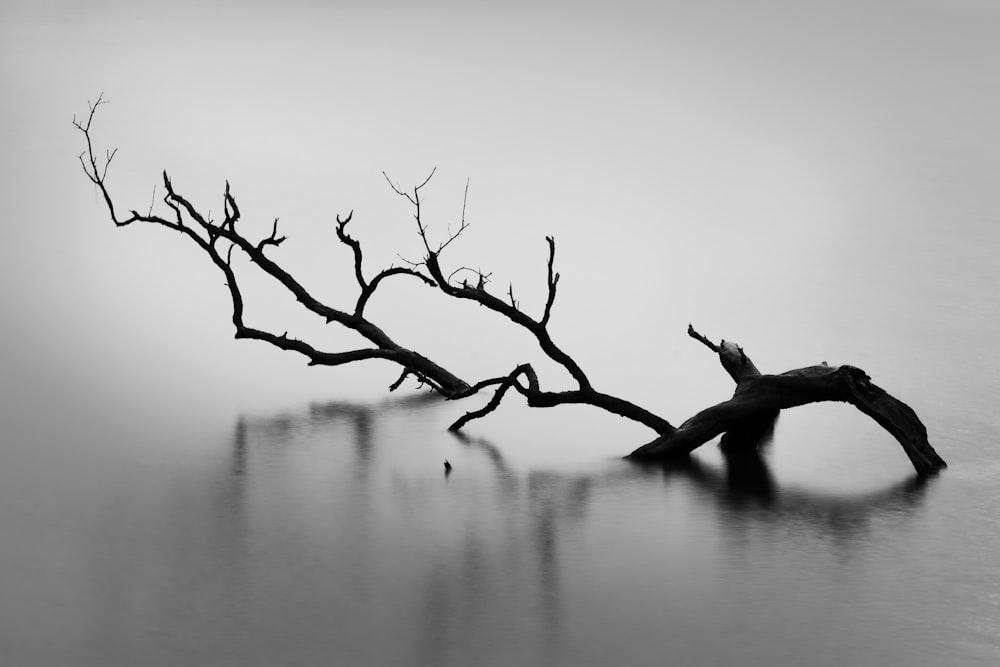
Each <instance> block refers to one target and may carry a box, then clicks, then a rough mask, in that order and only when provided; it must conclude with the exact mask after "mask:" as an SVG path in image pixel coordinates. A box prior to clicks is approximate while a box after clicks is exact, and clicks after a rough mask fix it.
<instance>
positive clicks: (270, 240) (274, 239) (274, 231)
mask: <svg viewBox="0 0 1000 667" xmlns="http://www.w3.org/2000/svg"><path fill="white" fill-rule="evenodd" d="M287 238H288V237H287V236H282V237H278V219H277V218H275V219H274V226H273V227H272V228H271V235H270V236H268V237H267V238H266V239H264V240H262V241H261V242H260V243H258V244H257V252H263V251H264V246H269V245H273V246H279V245H281V244H282V243H283V242H284V241H285V239H287Z"/></svg>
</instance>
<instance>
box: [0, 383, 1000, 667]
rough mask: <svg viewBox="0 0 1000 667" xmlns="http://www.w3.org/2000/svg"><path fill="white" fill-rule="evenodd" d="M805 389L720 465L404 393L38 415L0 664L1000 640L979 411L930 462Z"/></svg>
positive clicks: (8, 484) (726, 659) (580, 425)
mask: <svg viewBox="0 0 1000 667" xmlns="http://www.w3.org/2000/svg"><path fill="white" fill-rule="evenodd" d="M720 372H721V371H720ZM824 407H825V408H830V407H832V409H831V410H826V409H824V408H805V409H803V411H804V414H801V415H797V413H794V412H793V413H788V414H786V415H785V416H784V417H783V418H782V421H781V422H780V424H779V429H778V433H777V436H776V438H775V441H774V443H773V444H772V451H771V452H770V453H769V455H768V459H767V461H768V463H761V464H760V465H759V466H749V467H746V468H740V469H727V467H726V466H725V463H724V461H722V460H721V459H720V458H719V456H718V454H717V453H715V452H714V451H711V450H714V447H711V446H709V447H708V448H706V451H705V452H704V453H703V454H701V455H700V457H699V458H698V459H697V460H696V461H694V462H692V463H691V464H690V465H688V466H683V467H675V468H670V469H657V468H640V467H636V466H633V465H631V464H627V463H625V462H623V461H621V460H619V459H617V458H616V454H618V453H621V452H622V451H623V450H625V449H627V448H628V447H627V445H628V443H621V442H613V441H609V440H608V439H607V437H606V435H605V434H603V433H598V435H597V436H596V437H588V436H587V435H586V433H585V431H584V428H585V427H586V426H588V422H587V421H586V418H582V421H579V422H575V423H576V426H575V427H574V428H577V429H580V431H579V433H578V434H577V435H576V436H574V435H573V434H572V433H569V432H565V431H563V432H562V435H559V431H554V434H550V435H546V436H544V437H542V436H539V434H538V432H539V422H538V421H537V419H538V418H537V417H536V416H533V415H530V414H527V413H526V411H518V410H517V409H511V410H510V411H509V412H508V413H507V416H506V419H505V420H503V421H504V423H508V422H512V423H513V426H512V427H511V429H512V432H514V433H516V432H517V429H518V428H522V429H525V430H527V431H528V432H527V433H522V435H521V437H520V438H517V437H516V436H509V437H508V439H507V441H505V442H491V441H487V440H482V439H469V440H460V439H458V438H455V437H453V436H451V435H449V434H447V433H446V432H444V428H443V427H444V425H445V424H446V423H447V421H448V419H449V417H451V416H453V415H454V409H453V408H452V406H446V405H443V404H440V403H437V402H427V401H420V400H412V399H411V400H397V401H395V402H389V403H379V404H352V403H346V402H329V403H314V404H311V405H304V406H301V407H300V408H294V409H288V410H284V411H280V412H276V413H274V414H263V415H260V414H254V415H242V416H237V417H235V418H234V419H233V420H232V421H228V423H227V418H218V419H214V420H213V419H202V420H198V419H188V420H184V419H176V420H173V421H172V420H170V419H165V420H164V421H163V422H162V423H161V424H158V425H157V426H156V428H155V429H153V428H151V427H150V425H149V424H146V425H145V427H141V426H138V425H137V426H135V427H133V426H129V425H128V424H129V423H130V422H129V420H123V421H121V422H116V421H115V420H108V421H101V422H100V423H94V422H92V421H87V420H85V419H82V418H81V417H79V416H77V417H71V419H75V420H76V421H75V422H71V423H68V424H62V425H60V424H50V425H49V426H48V427H47V428H46V427H44V426H43V425H40V424H35V425H34V428H32V429H29V430H27V431H24V432H23V433H21V434H20V437H21V438H22V440H21V441H20V442H21V444H23V445H31V446H32V447H33V449H31V451H30V453H27V454H26V453H25V452H24V451H21V456H11V457H9V462H8V464H7V465H6V466H5V469H4V470H3V471H2V478H3V485H2V486H0V500H2V503H0V518H2V521H3V530H4V532H3V547H2V550H0V574H2V587H3V602H2V605H0V619H2V626H0V627H2V635H0V639H2V644H0V647H2V652H3V655H4V656H5V662H4V664H11V665H177V664H204V665H209V664H211V665H276V664H283V665H321V664H322V665H330V664H334V665H515V664H516V665H607V664H628V665H646V664H649V665H653V664H663V662H664V660H666V661H667V662H669V663H670V664H676V665H702V664H709V665H712V664H714V665H723V664H737V663H739V664H746V665H775V664H789V665H793V664H812V665H845V664H859V665H861V664H864V665H880V664H885V665H888V664H909V665H927V666H931V665H945V664H947V665H994V664H997V660H998V658H1000V623H998V619H1000V559H998V558H997V556H996V554H997V553H1000V530H998V529H1000V524H998V519H997V517H998V516H1000V494H998V493H997V491H996V489H997V483H998V481H1000V459H998V457H997V454H996V451H995V447H994V446H993V444H994V442H995V440H991V439H990V437H991V435H992V434H990V433H988V432H987V430H988V429H987V428H986V427H981V428H979V430H974V429H972V428H971V427H970V430H969V431H967V432H965V433H964V434H962V435H961V437H960V436H958V435H952V436H949V437H947V438H944V439H943V440H942V441H940V442H938V443H937V444H938V446H939V448H940V449H941V450H942V451H943V452H944V453H945V455H946V456H949V454H950V456H949V458H950V459H951V462H952V467H951V468H950V469H949V470H948V471H946V473H945V474H944V475H943V476H941V477H940V478H938V479H935V480H932V481H930V482H929V483H926V484H921V483H918V482H916V481H915V480H914V479H913V478H912V476H911V475H910V473H909V472H908V471H907V465H908V464H907V463H906V461H905V457H904V456H903V454H902V452H901V451H899V450H898V448H897V447H895V446H894V444H893V443H892V442H891V441H890V440H887V439H886V437H883V436H882V434H880V433H879V432H878V431H877V429H874V428H870V427H869V425H868V424H867V423H866V422H865V421H864V419H863V418H859V419H855V418H854V417H853V413H851V412H850V411H848V410H846V409H845V410H843V411H841V410H837V409H836V406H824ZM564 416H565V415H564ZM545 419H548V418H547V417H546V418H545ZM532 420H535V421H532ZM566 421H567V420H565V419H556V418H553V419H552V420H551V421H550V422H544V420H543V423H547V424H548V426H549V428H553V429H555V428H556V426H557V425H561V428H562V429H565V428H566V426H565V425H566ZM574 421H575V420H574ZM123 423H124V424H125V425H124V426H123V425H122V424H123ZM594 424H596V425H597V426H596V428H597V431H600V427H599V424H600V420H597V421H595V422H594ZM505 428H506V427H505ZM933 430H934V427H933V424H932V431H933ZM70 431H75V432H76V433H78V437H76V438H73V437H68V436H67V435H66V434H67V433H68V432H70ZM151 431H155V433H151ZM501 437H502V436H501ZM60 438H61V439H60ZM544 445H548V447H547V449H546V447H544ZM959 447H961V451H956V450H958V448H959ZM539 448H541V449H543V450H546V451H548V454H544V455H543V454H539V452H538V450H539ZM445 458H447V459H449V460H450V461H451V462H452V463H453V464H454V470H453V471H452V473H451V474H450V475H449V476H446V475H445V474H444V470H443V467H442V460H443V459H445ZM867 464H870V465H867Z"/></svg>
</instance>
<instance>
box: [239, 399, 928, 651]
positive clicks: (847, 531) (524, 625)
mask: <svg viewBox="0 0 1000 667" xmlns="http://www.w3.org/2000/svg"><path fill="white" fill-rule="evenodd" d="M436 403H437V401H435V400H428V399H426V398H425V397H423V396H420V397H417V398H416V399H414V398H411V397H404V398H403V399H396V400H390V401H385V402H381V403H376V404H355V403H349V402H331V403H322V404H313V405H310V406H308V408H306V409H304V410H301V411H299V412H285V413H281V414H277V415H273V416H271V417H263V418H241V419H239V420H238V421H237V423H236V425H235V428H234V432H233V439H232V464H231V466H230V471H231V475H232V478H233V480H237V479H238V480H239V482H238V485H239V486H240V487H241V489H243V491H242V492H241V493H240V495H239V498H240V499H241V501H242V502H246V503H248V504H249V503H250V498H251V497H252V496H253V490H254V485H255V484H258V483H260V484H263V485H264V486H266V487H268V488H267V490H266V492H265V493H263V494H262V503H263V502H267V501H272V502H282V501H281V499H282V498H285V497H287V496H288V495H290V494H299V495H300V496H301V502H297V503H292V504H290V505H289V507H290V508H292V509H291V510H288V511H290V512H306V511H311V512H314V514H311V515H310V517H309V518H310V521H312V523H310V521H306V520H303V519H301V518H296V517H294V516H291V517H289V516H287V514H286V515H281V514H280V513H273V512H272V513H271V514H267V516H266V519H265V518H261V521H265V520H267V521H272V522H274V521H275V519H274V518H273V517H274V516H284V517H285V519H284V520H283V521H281V522H279V524H275V525H267V526H264V527H263V528H262V527H261V526H255V527H254V530H255V533H256V534H261V535H269V534H272V533H273V534H275V535H280V539H281V540H284V543H283V545H282V549H284V550H288V551H294V550H296V549H299V550H302V551H309V550H310V549H313V550H315V545H314V542H318V543H319V544H322V545H326V547H325V548H327V549H328V550H329V553H328V554H327V555H326V556H324V557H325V558H327V559H328V560H327V561H322V562H323V563H325V564H324V565H322V567H327V568H331V570H330V572H331V574H333V573H336V575H337V576H339V577H340V579H337V578H336V577H333V576H331V577H330V579H331V581H330V582H329V583H325V584H319V585H317V588H316V590H309V591H307V592H306V593H305V594H307V595H322V594H323V590H324V589H323V586H328V589H326V595H327V602H326V603H327V604H333V605H336V604H338V603H337V602H331V600H339V599H341V598H349V599H351V600H353V601H354V602H353V604H355V605H359V604H360V605H361V608H360V610H359V609H356V608H355V609H353V610H352V611H351V612H346V611H345V612H344V614H346V616H345V617H344V618H345V619H346V620H342V622H344V623H346V624H347V626H350V624H351V623H354V624H355V625H356V626H357V627H362V626H364V627H368V625H373V626H376V625H378V624H379V623H385V622H386V620H385V618H384V615H383V612H382V611H380V610H381V609H382V605H383V604H390V605H393V606H398V607H399V610H398V611H395V612H393V614H394V615H393V616H392V618H393V619H394V622H395V623H397V624H401V625H397V626H394V628H395V632H398V633H406V632H410V633H413V635H414V636H413V637H411V639H410V641H409V643H408V645H409V646H410V648H411V649H412V650H415V651H417V652H419V653H420V655H419V657H418V659H416V660H415V662H418V663H420V664H454V663H456V662H457V659H456V657H455V655H454V654H453V648H454V646H455V645H456V644H460V645H463V646H470V645H471V646H481V647H482V650H483V653H484V654H490V655H494V656H497V655H502V656H506V657H508V658H509V662H511V663H517V662H523V661H524V660H528V661H529V662H532V661H537V660H538V659H539V658H540V659H541V660H542V661H543V662H546V661H547V662H553V663H555V662H559V660H558V659H557V658H558V657H559V656H560V646H561V642H562V635H563V627H564V626H565V625H566V617H567V614H568V613H569V612H570V610H568V609H566V603H565V597H566V596H565V591H564V589H565V588H566V587H567V586H569V585H574V584H572V583H567V579H568V577H569V576H570V574H569V572H571V571H569V570H568V569H567V565H568V561H567V558H568V556H569V554H571V553H572V551H573V550H574V549H575V548H576V541H575V537H574V536H576V535H578V534H579V532H580V531H579V527H580V526H581V525H583V524H586V523H587V522H588V520H590V514H591V513H592V510H594V509H595V508H597V507H602V505H604V504H613V503H616V502H621V501H620V498H621V497H622V492H623V491H626V492H628V493H632V492H639V493H642V494H646V495H644V496H642V497H644V498H653V499H656V498H662V495H658V494H655V493H652V494H650V493H649V491H647V489H649V488H650V485H652V487H654V488H655V487H658V486H661V485H662V484H666V485H668V486H671V487H674V488H680V489H682V490H685V492H687V497H688V498H694V499H695V500H696V501H697V502H696V504H697V505H698V506H700V507H703V508H704V507H707V508H710V509H711V510H714V511H710V512H709V513H708V514H702V515H699V517H698V520H699V521H702V520H704V521H706V522H708V523H710V524H712V525H713V526H718V527H720V528H721V529H722V532H723V535H724V537H725V539H726V540H729V541H734V540H735V541H739V540H744V539H747V536H748V535H753V534H754V532H755V531H757V530H758V529H761V528H763V529H764V530H765V531H767V530H770V529H772V528H775V527H780V529H781V530H796V529H801V531H802V532H803V533H804V534H806V535H810V536H819V538H820V539H822V540H827V539H833V540H835V541H837V542H838V543H842V544H844V545H847V548H848V549H855V548H857V544H858V543H859V540H858V539H857V538H859V537H861V536H864V535H865V534H866V533H867V532H868V531H869V530H870V525H871V523H872V522H873V521H875V520H877V519H878V518H880V517H890V516H891V517H893V518H898V517H899V516H906V515H910V514H912V513H913V512H914V510H915V509H916V508H918V507H919V506H920V504H921V502H922V500H923V498H924V497H925V494H926V490H927V488H928V483H927V482H926V481H923V480H921V479H919V478H916V477H914V478H912V479H907V480H904V481H902V482H900V483H898V484H893V485H891V486H889V487H887V488H885V489H882V490H879V491H876V492H870V493H861V494H854V495H849V496H848V495H834V494H824V493H821V492H818V491H815V490H811V489H804V488H794V487H790V486H786V485H782V484H781V483H780V482H779V481H778V480H776V479H775V477H774V474H773V473H772V471H771V470H770V468H769V466H768V464H767V462H766V460H765V459H764V457H763V456H762V455H761V454H760V453H759V449H760V448H759V447H750V448H748V447H745V446H739V445H740V443H737V446H734V447H727V448H726V449H725V455H724V464H723V465H722V466H712V465H709V464H706V463H704V462H702V461H700V460H699V459H697V458H694V457H689V458H685V459H681V460H678V461H675V462H672V463H670V464H669V465H663V464H657V465H642V464H636V463H633V462H628V461H621V460H614V461H607V462H604V463H602V464H601V465H598V466H595V469H592V470H588V471H585V472H579V471H573V472H571V471H559V470H537V469H535V470H531V469H527V470H525V469H523V468H519V467H517V466H514V465H511V464H510V463H509V462H508V461H507V460H506V459H505V457H504V455H503V453H502V449H501V448H500V447H498V446H496V445H495V444H494V443H492V442H490V441H488V440H485V439H482V438H474V437H469V436H467V435H459V436H454V435H452V434H447V433H441V432H440V431H439V430H437V426H436V425H431V424H429V423H425V422H418V421H415V420H418V419H421V418H425V417H427V415H428V414H431V413H433V410H434V409H435V404H436ZM421 423H423V424H424V426H420V424H421ZM768 433H769V431H768V429H764V430H763V432H757V433H756V434H755V435H754V437H758V438H761V437H766V436H767V434H768ZM744 444H745V443H744ZM456 447H458V448H459V449H458V450H455V448H456ZM449 448H451V449H449ZM327 451H334V452H335V453H336V456H333V457H331V456H328V455H327V454H326V453H325V452H327ZM438 452H444V453H446V454H447V456H448V457H451V458H452V460H453V461H454V462H455V463H456V467H455V472H454V474H453V475H452V476H451V477H450V478H449V477H447V476H446V475H444V474H442V469H441V463H442V460H443V459H444V458H445V457H444V456H442V457H441V458H437V455H438ZM461 452H465V455H463V454H462V453H461ZM456 456H458V457H462V456H465V458H464V459H462V458H455V457H456ZM258 457H259V459H260V461H259V463H256V464H255V459H256V458H258ZM323 465H327V466H330V468H331V469H329V470H323V469H322V466H323ZM276 471H278V472H276ZM303 471H305V472H303ZM285 474H288V475H289V476H283V475H285ZM275 499H277V500H275ZM315 505H319V506H320V507H319V508H318V509H316V508H315V507H314V506H315ZM258 506H261V504H259V505H258ZM647 506H648V504H647ZM242 514H243V515H245V516H248V517H250V518H248V519H247V521H249V522H250V523H253V522H254V518H253V516H252V512H251V511H250V509H249V508H247V509H246V510H245V511H243V512H242ZM598 514H600V513H598ZM713 515H714V517H713ZM327 517H328V518H327ZM713 518H714V520H713ZM603 520H606V518H604V519H603ZM886 523H888V524H891V525H893V526H898V525H899V522H886ZM296 525H298V526H300V529H301V530H302V531H304V532H302V533H295V532H290V531H291V529H290V528H289V526H296ZM709 529H710V527H709ZM310 531H311V532H310ZM316 531H320V532H322V531H328V532H329V535H326V534H323V535H320V536H318V537H317V536H316V535H315V534H312V533H313V532H316ZM274 539H279V538H274ZM623 548H624V547H623ZM637 548H642V547H641V544H640V545H638V547H637ZM344 563H350V564H351V565H350V567H349V568H348V569H347V570H346V571H345V570H344V568H345V567H346V566H344V565H343V564H344ZM320 576H322V575H320ZM338 582H339V583H338ZM387 582H394V583H393V584H392V587H390V585H389V584H388V583H387ZM345 588H347V589H348V590H344V589H345ZM385 596H392V599H393V601H392V602H391V603H387V602H381V601H380V600H381V598H383V597H385ZM359 601H365V602H363V603H362V602H359ZM317 604H322V603H321V602H317ZM365 605H367V606H365ZM287 613H288V614H289V617H290V618H291V619H294V618H296V616H295V614H296V613H297V612H296V611H295V609H289V610H288V611H287ZM397 616H398V617H397ZM345 627H346V626H345ZM352 627H353V626H352ZM498 628H502V630H503V631H502V632H499V634H498ZM508 635H510V636H516V637H517V644H516V645H514V644H511V645H507V644H503V643H498V642H502V641H505V639H504V638H505V637H506V636H508ZM400 641H401V642H402V641H403V638H402V637H401V638H400ZM403 643H406V642H403ZM372 650H377V647H376V648H373V649H372ZM548 658H551V660H549V659H548Z"/></svg>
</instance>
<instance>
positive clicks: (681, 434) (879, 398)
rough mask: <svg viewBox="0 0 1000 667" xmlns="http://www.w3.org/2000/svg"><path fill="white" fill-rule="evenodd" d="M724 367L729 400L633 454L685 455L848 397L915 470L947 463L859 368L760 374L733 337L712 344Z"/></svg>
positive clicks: (912, 416)
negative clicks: (793, 411)
mask: <svg viewBox="0 0 1000 667" xmlns="http://www.w3.org/2000/svg"><path fill="white" fill-rule="evenodd" d="M688 333H689V334H690V335H691V337H692V338H695V339H696V340H699V341H701V342H702V343H704V344H705V345H707V346H708V347H709V348H713V345H712V343H711V341H708V340H707V339H706V338H704V337H703V336H701V334H698V332H696V331H695V330H694V328H693V327H690V326H689V328H688ZM714 348H715V349H716V350H717V352H718V355H719V360H720V362H721V363H722V365H723V367H724V368H725V369H726V371H727V372H728V373H729V374H730V376H731V377H732V378H733V379H734V380H735V381H736V383H737V384H736V391H735V393H734V394H733V397H732V398H731V399H729V400H728V401H723V402H722V403H719V404H717V405H713V406H711V407H709V408H706V409H704V410H702V411H701V412H699V413H697V414H696V415H694V416H693V417H691V418H690V419H688V420H687V421H685V422H684V423H683V424H681V425H680V426H679V427H678V428H677V429H676V431H674V432H673V433H668V434H665V435H661V436H660V437H658V438H656V439H655V440H653V441H652V442H650V443H647V444H645V445H643V446H642V447H639V448H638V449H636V450H635V451H633V452H632V453H631V454H629V457H630V458H633V459H651V458H652V459H663V458H670V457H677V456H686V455H688V454H689V453H691V452H692V451H694V450H695V449H696V448H698V447H700V446H701V445H703V444H705V443H706V442H708V441H710V440H712V439H713V438H715V437H716V436H718V435H721V434H723V433H731V432H733V431H738V430H757V429H761V426H762V424H763V425H765V426H766V424H767V422H768V420H770V421H772V422H773V419H774V417H776V416H777V413H778V412H779V411H780V410H784V409H786V408H793V407H796V406H799V405H806V404H808V403H817V402H822V401H839V402H844V403H850V404H851V405H853V406H854V407H856V408H857V409H858V410H860V411H861V412H863V413H864V414H866V415H868V416H869V417H871V418H872V419H874V420H875V421H876V422H877V423H878V424H879V426H881V427H882V428H884V429H885V430H886V431H888V432H889V433H890V434H892V436H893V437H894V438H895V439H896V440H897V441H898V442H899V444H900V445H901V446H902V447H903V451H904V452H906V455H907V457H909V459H910V462H911V463H912V464H913V467H914V469H915V470H916V471H917V473H918V474H919V475H931V474H934V473H936V472H937V471H939V470H941V469H942V468H944V467H946V465H947V464H946V463H945V462H944V460H943V459H942V458H941V457H940V456H938V454H937V452H936V451H934V448H933V447H931V445H930V443H929V442H928V441H927V429H926V428H925V427H924V425H923V423H922V422H921V421H920V419H919V418H918V417H917V415H916V413H915V412H914V411H913V410H912V409H911V408H910V407H909V406H908V405H906V404H905V403H903V402H902V401H900V400H899V399H897V398H895V397H893V396H891V395H890V394H889V393H887V392H886V391H885V390H884V389H882V388H881V387H878V386H877V385H875V384H873V383H872V382H871V378H869V377H868V374H867V373H865V372H864V371H863V370H861V369H860V368H856V367H854V366H848V365H846V364H845V365H842V366H837V367H831V366H828V365H826V364H825V363H824V364H822V365H819V366H808V367H805V368H797V369H795V370H791V371H787V372H785V373H781V374H779V375H763V374H761V373H760V371H758V370H757V367H756V366H754V364H753V362H752V361H751V360H750V359H749V357H747V355H746V354H745V353H744V352H743V349H742V348H740V347H739V346H738V345H736V344H734V343H728V342H726V341H722V343H720V344H719V345H718V346H714Z"/></svg>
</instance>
